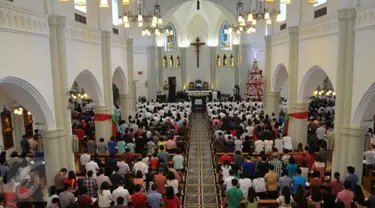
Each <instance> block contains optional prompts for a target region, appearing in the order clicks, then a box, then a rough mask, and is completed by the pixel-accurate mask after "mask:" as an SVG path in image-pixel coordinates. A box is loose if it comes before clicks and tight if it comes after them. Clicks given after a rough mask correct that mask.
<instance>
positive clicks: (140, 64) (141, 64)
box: [134, 48, 148, 98]
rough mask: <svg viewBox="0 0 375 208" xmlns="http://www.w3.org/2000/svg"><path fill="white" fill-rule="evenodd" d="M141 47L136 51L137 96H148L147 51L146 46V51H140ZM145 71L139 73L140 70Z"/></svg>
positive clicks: (135, 76)
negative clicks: (146, 84)
mask: <svg viewBox="0 0 375 208" xmlns="http://www.w3.org/2000/svg"><path fill="white" fill-rule="evenodd" d="M138 49H139V48H136V49H135V50H134V52H137V53H135V54H134V80H138V81H137V83H136V91H137V98H138V97H139V96H146V97H148V92H147V87H146V86H145V83H146V81H147V53H146V48H144V51H143V50H142V51H138ZM139 71H143V74H142V75H139V74H138V72H139Z"/></svg>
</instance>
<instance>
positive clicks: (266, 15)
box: [264, 12, 270, 20]
mask: <svg viewBox="0 0 375 208" xmlns="http://www.w3.org/2000/svg"><path fill="white" fill-rule="evenodd" d="M264 19H265V20H269V19H270V13H269V12H267V13H266V14H265V15H264Z"/></svg>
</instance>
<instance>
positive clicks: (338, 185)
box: [329, 172, 343, 196]
mask: <svg viewBox="0 0 375 208" xmlns="http://www.w3.org/2000/svg"><path fill="white" fill-rule="evenodd" d="M333 177H334V179H332V181H331V182H330V183H329V186H330V187H331V188H332V191H331V192H332V194H333V195H335V196H336V195H337V193H339V192H340V191H342V188H343V183H342V181H340V173H339V172H335V174H334V175H333Z"/></svg>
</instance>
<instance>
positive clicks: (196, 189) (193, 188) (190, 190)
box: [185, 184, 201, 195]
mask: <svg viewBox="0 0 375 208" xmlns="http://www.w3.org/2000/svg"><path fill="white" fill-rule="evenodd" d="M200 189H201V186H200V185H191V184H187V185H186V188H185V193H186V195H199V193H200V191H201V190H200Z"/></svg>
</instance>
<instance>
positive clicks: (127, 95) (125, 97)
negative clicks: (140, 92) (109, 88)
mask: <svg viewBox="0 0 375 208" xmlns="http://www.w3.org/2000/svg"><path fill="white" fill-rule="evenodd" d="M131 97H132V95H131V94H130V93H120V98H121V99H127V98H131Z"/></svg>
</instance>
